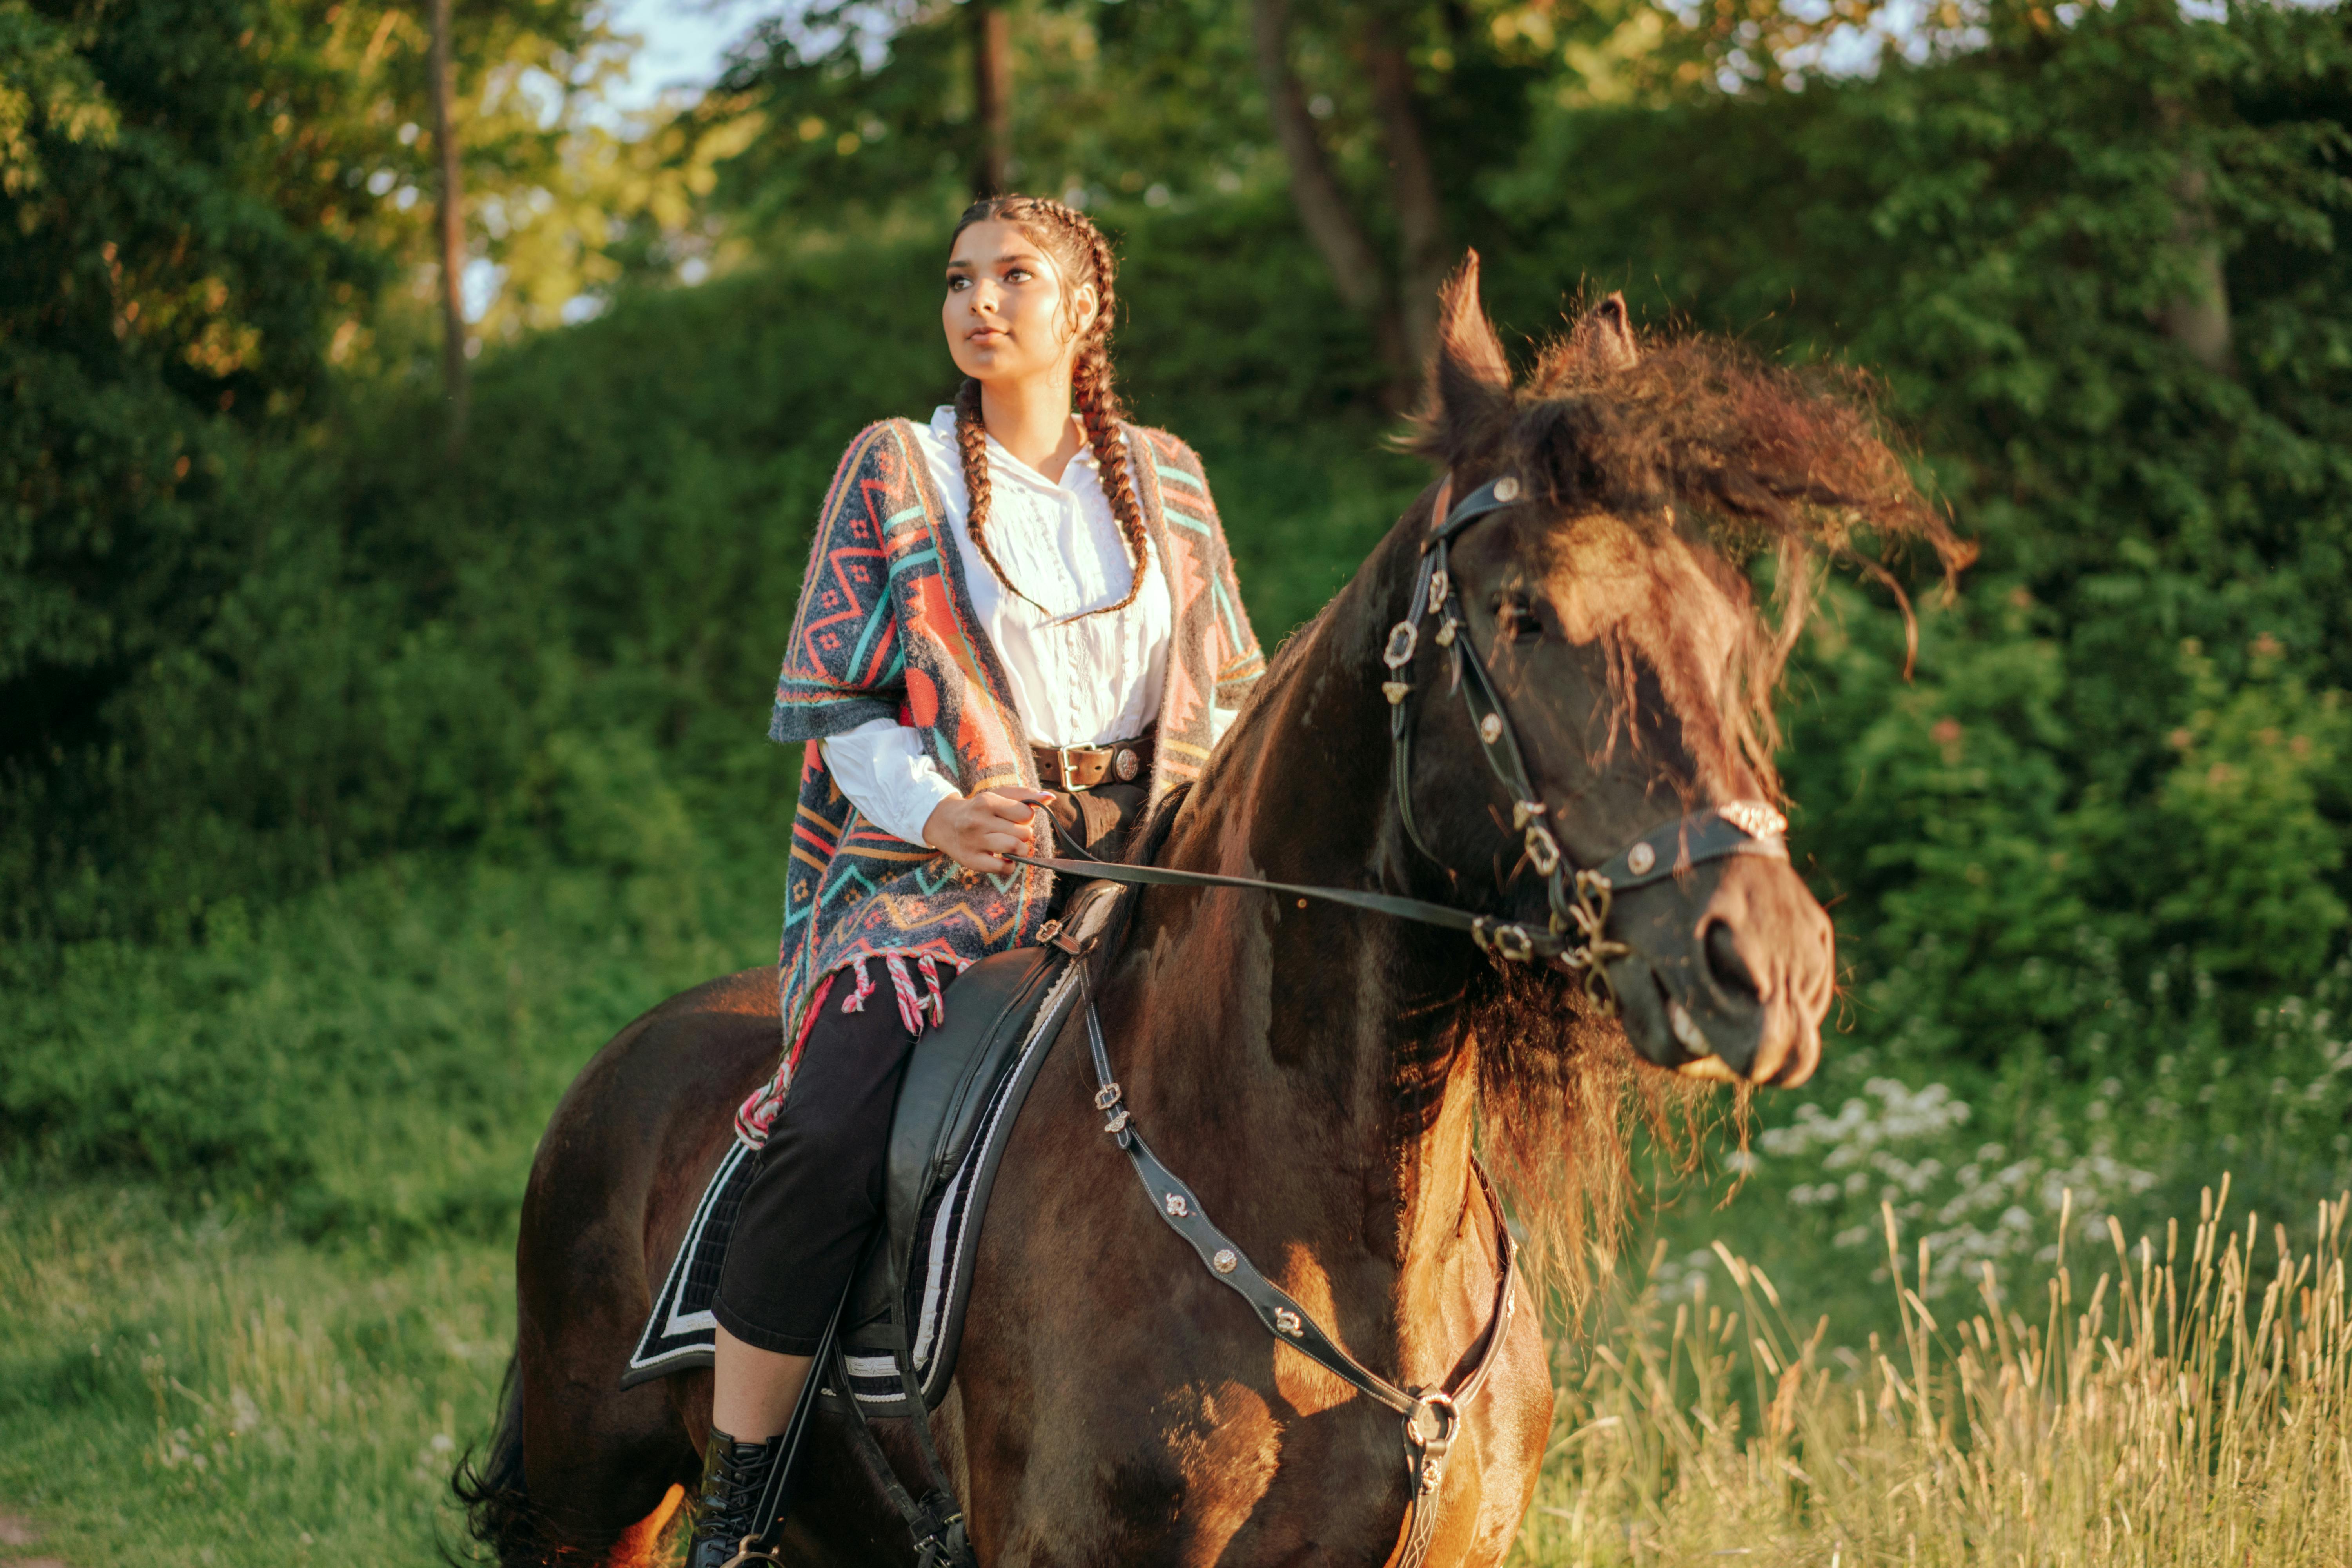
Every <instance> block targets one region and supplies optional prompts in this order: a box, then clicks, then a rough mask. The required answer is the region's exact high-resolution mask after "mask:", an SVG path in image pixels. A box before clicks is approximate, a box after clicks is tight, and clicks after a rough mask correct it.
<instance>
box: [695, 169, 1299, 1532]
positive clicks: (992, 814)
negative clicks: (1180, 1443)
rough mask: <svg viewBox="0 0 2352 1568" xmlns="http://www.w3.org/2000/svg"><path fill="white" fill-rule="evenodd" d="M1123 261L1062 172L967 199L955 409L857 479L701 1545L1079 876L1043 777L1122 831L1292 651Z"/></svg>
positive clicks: (786, 704)
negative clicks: (1081, 209)
mask: <svg viewBox="0 0 2352 1568" xmlns="http://www.w3.org/2000/svg"><path fill="white" fill-rule="evenodd" d="M1115 273H1116V268H1115V264H1114V261H1113V258H1112V256H1111V251H1110V247H1109V246H1108V244H1107V243H1106V242H1105V240H1104V238H1103V237H1102V234H1101V233H1100V231H1098V230H1097V228H1096V227H1095V226H1094V225H1093V224H1092V223H1091V222H1090V221H1088V220H1087V217H1086V216H1084V215H1083V214H1081V213H1078V212H1076V211H1074V210H1073V209H1071V208H1070V207H1067V206H1065V205H1062V204H1061V203H1059V202H1055V201H1045V200H1039V199H1036V198H1033V197H1027V196H999V197H993V198H991V199H989V200H985V201H982V202H978V203H975V204H974V205H971V207H970V208H968V209H966V211H965V212H964V214H963V216H962V218H961V220H960V221H959V222H958V224H957V226H956V230H955V235H954V237H953V239H952V241H951V243H950V254H949V259H948V264H947V293H946V299H945V301H944V303H943V305H942V307H941V311H940V314H941V321H942V325H943V326H944V327H945V329H946V332H947V340H948V349H949V352H950V353H951V354H952V355H953V356H954V359H955V363H956V365H957V367H958V368H959V369H961V371H962V372H963V373H964V374H965V376H966V378H967V379H966V380H965V382H964V384H963V388H962V391H961V394H960V395H958V397H957V399H956V403H955V406H954V407H952V408H946V407H942V408H940V409H938V410H937V411H935V412H934V413H933V415H932V416H931V418H930V421H929V424H928V425H917V424H914V423H912V422H910V421H908V420H904V419H898V420H890V421H887V422H885V423H882V424H879V425H876V426H871V427H869V428H868V429H866V431H865V432H864V433H862V434H861V435H860V436H859V437H857V438H856V441H854V442H853V443H851V445H850V447H849V451H848V453H847V455H846V456H845V457H844V458H843V459H842V463H841V467H840V469H839V471H838V472H837V473H836V475H835V479H834V481H833V486H832V489H831V490H830V491H829V493H828V494H827V495H826V498H825V503H824V512H823V514H822V515H821V517H820V518H819V521H818V524H817V531H816V541H815V547H814V551H813V552H812V553H811V555H810V557H809V566H808V573H807V575H806V577H805V578H804V579H803V583H802V586H801V601H800V607H799V611H798V613H797V614H796V616H794V618H793V628H792V638H791V644H790V648H789V651H788V652H787V654H786V656H785V658H784V665H783V672H782V678H781V679H780V680H779V682H778V685H777V689H776V707H775V716H774V721H773V723H772V726H771V728H770V731H769V734H770V736H771V738H772V739H774V740H776V741H779V742H809V744H808V746H807V749H806V752H805V757H806V761H805V763H804V764H803V769H802V773H801V784H800V806H799V811H798V815H797V817H796V820H795V821H794V823H793V842H792V854H791V861H790V870H789V872H788V880H787V883H786V893H785V902H784V932H783V943H782V952H781V956H780V961H779V963H780V969H781V973H782V992H781V995H780V997H779V1001H780V1004H781V1008H782V1015H783V1017H784V1019H785V1039H786V1040H787V1041H788V1042H789V1043H790V1049H789V1050H788V1051H787V1053H786V1055H785V1058H784V1062H783V1065H782V1068H781V1069H780V1070H779V1071H778V1072H777V1074H776V1076H775V1078H774V1079H773V1080H772V1082H771V1083H770V1084H769V1085H768V1086H767V1087H766V1088H765V1089H762V1090H761V1091H760V1092H759V1093H757V1094H755V1095H753V1096H752V1097H751V1100H748V1101H746V1102H745V1104H744V1106H743V1108H742V1110H741V1111H740V1114H739V1116H738V1118H737V1127H738V1130H739V1132H740V1134H741V1135H742V1136H743V1137H744V1138H745V1140H746V1141H747V1142H754V1143H757V1144H759V1145H760V1153H759V1154H758V1156H757V1159H758V1164H757V1167H756V1170H755V1173H754V1174H753V1176H752V1178H751V1187H750V1190H749V1191H748V1193H747V1194H746V1195H745V1197H744V1199H743V1205H742V1207H741V1209H740V1212H739V1214H738V1215H737V1217H736V1221H735V1226H734V1230H733V1232H732V1233H731V1236H730V1240H729V1244H728V1252H727V1262H726V1268H725V1272H724V1273H723V1275H722V1276H721V1279H720V1283H719V1294H718V1298H717V1301H716V1303H715V1306H714V1309H713V1310H714V1313H715V1315H716V1317H717V1318H718V1321H719V1331H718V1344H717V1356H718V1360H717V1366H716V1387H715V1389H714V1392H713V1396H712V1408H711V1427H712V1430H711V1432H710V1436H709V1443H708V1446H707V1448H706V1450H705V1464H704V1474H703V1483H702V1488H701V1497H700V1499H699V1501H698V1506H697V1513H696V1521H695V1527H694V1537H693V1544H692V1547H691V1549H690V1551H689V1553H688V1563H689V1565H690V1568H715V1565H716V1564H718V1563H721V1562H723V1561H725V1560H726V1559H727V1558H728V1557H729V1556H730V1555H731V1554H732V1553H733V1552H734V1551H735V1547H736V1543H737V1542H740V1540H741V1539H742V1538H743V1537H745V1536H747V1535H750V1534H752V1533H753V1532H754V1531H756V1530H757V1529H758V1528H759V1527H760V1526H761V1525H762V1524H764V1523H765V1522H766V1521H763V1520H758V1519H754V1518H753V1517H752V1511H753V1509H754V1505H755V1502H756V1500H758V1499H759V1497H760V1496H761V1490H762V1488H763V1487H764V1486H765V1485H766V1483H767V1480H768V1478H769V1472H770V1470H771V1469H772V1467H773V1466H774V1464H775V1463H776V1451H777V1450H778V1448H780V1447H782V1445H781V1443H780V1442H779V1435H780V1434H782V1431H783V1429H784V1426H785V1424H786V1422H787V1420H788V1418H789V1417H790V1415H791V1414H792V1411H793V1405H794V1402H795V1400H796V1399H797V1397H798V1395H799V1394H800V1391H801V1387H802V1385H803V1382H804V1381H805V1380H806V1379H807V1377H808V1375H809V1371H810V1358H811V1357H813V1356H814V1354H815V1353H816V1352H817V1350H818V1346H819V1341H820V1340H821V1338H822V1337H823V1334H824V1328H825V1325H826V1322H827V1321H828V1320H829V1319H830V1318H831V1317H832V1315H833V1312H834V1310H835V1307H836V1306H837V1305H838V1303H839V1301H840V1299H841V1296H842V1293H843V1291H844V1290H845V1289H846V1288H847V1286H848V1284H849V1280H850V1275H851V1272H852V1270H853V1269H854V1268H856V1264H857V1262H858V1259H859V1258H860V1257H861V1255H862V1254H863V1253H864V1251H865V1248H866V1243H867V1242H868V1240H869V1239H870V1238H871V1237H872V1236H873V1234H874V1232H875V1230H876V1228H877V1226H878V1225H879V1223H880V1219H881V1212H882V1207H881V1205H882V1189H883V1163H884V1157H885V1152H886V1147H887V1140H888V1136H889V1129H890V1115H891V1108H892V1104H893V1101H894V1100H895V1098H896V1095H897V1089H898V1079H899V1078H900V1076H901V1075H902V1074H903V1072H904V1070H905V1067H906V1062H907V1058H908V1052H909V1051H910V1050H911V1049H912V1048H913V1047H914V1044H915V1041H916V1038H917V1037H919V1035H920V1034H921V1033H922V1031H923V1029H924V1027H925V1026H926V1024H929V1023H937V1022H940V1021H943V1020H944V1018H945V1016H946V1012H945V1009H946V1007H947V1006H948V1005H950V1002H951V1000H952V997H953V989H952V987H951V986H950V984H948V983H949V982H950V981H952V980H953V979H954V977H955V975H956V974H957V973H960V972H961V970H963V969H964V968H966V967H968V966H969V965H971V964H972V963H976V962H977V961H978V960H980V959H981V958H982V957H985V956H986V955H988V954H990V953H992V952H1003V951H1004V950H1006V949H1008V948H1013V947H1017V946H1021V945H1024V944H1026V943H1029V942H1034V940H1035V939H1036V932H1037V931H1038V928H1039V927H1040V926H1042V925H1043V924H1044V923H1045V921H1046V920H1047V919H1048V918H1049V915H1050V912H1051V910H1052V907H1053V904H1054V901H1055V886H1054V882H1055V879H1054V877H1053V875H1052V873H1050V872H1047V871H1045V870H1042V869H1038V868H1030V867H1024V866H1020V865H1016V864H1014V863H1013V862H1012V861H1009V860H1007V859H1006V858H1004V857H1005V856H1006V855H1007V854H1008V853H1015V854H1029V853H1036V852H1039V851H1041V850H1042V851H1046V852H1050V846H1047V845H1045V844H1043V843H1042V842H1041V836H1042V832H1043V829H1042V826H1041V823H1042V820H1043V819H1042V817H1041V816H1040V814H1039V813H1038V811H1037V809H1036V808H1038V807H1044V808H1045V809H1046V810H1047V811H1050V812H1051V813H1052V814H1053V815H1054V816H1055V819H1057V820H1058V821H1060V822H1061V824H1062V825H1063V826H1064V828H1065V830H1066V831H1067V832H1069V833H1070V834H1071V835H1072V836H1073V837H1076V838H1077V839H1078V841H1079V842H1081V843H1082V844H1088V845H1098V844H1100V843H1102V842H1103V841H1104V840H1105V839H1106V838H1108V837H1113V836H1115V835H1116V834H1117V833H1118V832H1119V831H1120V830H1121V829H1123V828H1124V827H1125V826H1128V825H1129V824H1130V823H1131V822H1132V821H1133V820H1134V818H1135V816H1137V814H1138V813H1139V810H1140V809H1141V807H1142V806H1143V805H1146V804H1147V803H1148V802H1149V801H1150V799H1152V798H1154V797H1155V796H1157V795H1160V794H1162V793H1164V792H1165V791H1167V790H1168V789H1170V788H1171V787H1172V786H1173V785H1174V784H1177V783H1179V782H1181V781H1183V780H1187V779H1190V778H1192V777H1194V776H1197V774H1198V773H1199V772H1200V769H1201V765H1202V763H1203V762H1205V761H1206V759H1207V757H1208V754H1209V752H1210V750H1211V748H1213V746H1214V745H1215V744H1216V742H1217V739H1218V737H1219V736H1220V735H1221V734H1223V731H1224V728H1225V726H1226V724H1227V723H1228V722H1229V721H1231V719H1232V717H1233V713H1234V710H1235V709H1236V708H1238V706H1239V705H1240V701H1241V697H1242V694H1243V693H1244V691H1245V690H1246V689H1248V685H1249V683H1250V682H1251V681H1253V680H1255V679H1256V678H1257V677H1258V675H1259V674H1260V673H1261V672H1262V671H1263V669H1264V668H1265V660H1264V658H1262V657H1261V656H1260V654H1259V651H1258V647H1257V640H1256V638H1255V637H1254V636H1253V635H1252V633H1251V631H1250V626H1249V619H1248V616H1247V615H1246V613H1245V612H1244V609H1243V608H1242V602H1241V595H1240V593H1239V590H1238V587H1237V585H1236V584H1235V583H1234V577H1233V567H1232V563H1231V560H1230V558H1229V556H1228V555H1227V552H1226V550H1225V543H1224V537H1223V531H1222V529H1221V528H1220V526H1219V523H1218V520H1217V513H1216V509H1215V507H1214V506H1213V504H1212V503H1211V501H1210V500H1209V490H1208V486H1207V483H1206V481H1205V479H1203V477H1202V471H1201V464H1200V460H1199V459H1198V458H1195V457H1194V456H1193V454H1192V450H1191V449H1190V448H1189V447H1185V446H1184V444H1183V443H1182V442H1181V441H1179V440H1177V439H1176V438H1175V437H1171V436H1169V435H1167V434H1166V433H1164V432H1162V431H1157V430H1146V429H1143V428H1140V427H1139V426H1131V425H1128V424H1125V423H1124V422H1123V421H1122V419H1121V416H1120V408H1119V402H1118V394H1117V392H1116V391H1115V390H1114V388H1113V385H1112V380H1111V364H1110V353H1109V339H1110V327H1111V321H1112V310H1113V306H1114V303H1115V289H1114V279H1115ZM1074 404H1075V409H1074V407H1073V405H1074ZM1056 786H1058V792H1057V788H1056Z"/></svg>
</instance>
